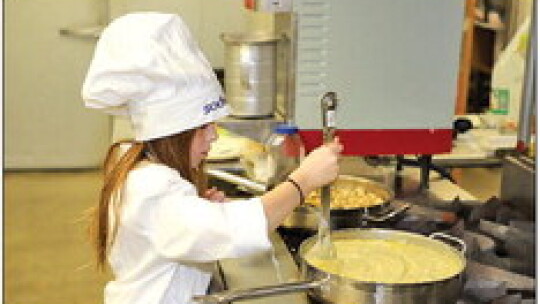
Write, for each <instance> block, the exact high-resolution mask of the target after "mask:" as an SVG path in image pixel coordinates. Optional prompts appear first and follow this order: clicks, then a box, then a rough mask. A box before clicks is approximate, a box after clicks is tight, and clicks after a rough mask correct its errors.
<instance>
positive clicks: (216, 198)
mask: <svg viewBox="0 0 540 304" xmlns="http://www.w3.org/2000/svg"><path fill="white" fill-rule="evenodd" d="M203 197H204V198H205V199H207V200H211V201H213V202H218V203H224V202H228V201H230V199H228V198H227V196H225V193H224V192H223V191H219V190H218V189H217V188H216V187H212V188H210V189H208V190H206V191H205V192H204V194H203Z"/></svg>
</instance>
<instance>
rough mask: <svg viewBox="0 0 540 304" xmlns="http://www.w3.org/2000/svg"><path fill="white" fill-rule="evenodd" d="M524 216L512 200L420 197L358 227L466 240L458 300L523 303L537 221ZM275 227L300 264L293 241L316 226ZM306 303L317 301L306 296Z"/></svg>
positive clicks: (530, 280) (529, 294)
mask: <svg viewBox="0 0 540 304" xmlns="http://www.w3.org/2000/svg"><path fill="white" fill-rule="evenodd" d="M407 202H410V201H407ZM528 219H529V218H528V217H527V216H526V215H524V214H522V213H521V212H520V211H518V209H517V208H515V206H513V205H512V204H509V203H507V202H504V201H501V200H500V199H498V198H496V197H493V198H490V199H489V200H488V201H486V202H485V203H481V202H468V201H461V200H460V199H459V198H456V199H454V200H453V201H450V202H443V201H437V200H430V199H428V200H426V199H425V198H424V199H423V200H415V204H412V206H411V208H410V209H409V210H407V211H406V212H404V214H402V215H401V216H400V217H397V218H394V219H392V220H391V221H385V222H364V223H363V224H364V226H363V227H367V228H388V229H398V230H405V231H409V232H415V233H420V234H423V235H429V234H431V233H433V232H444V233H448V234H450V235H453V236H456V237H459V238H461V239H463V240H464V241H465V242H466V244H467V248H468V249H467V251H466V258H467V265H468V266H467V271H466V283H465V288H464V290H463V295H462V298H461V299H460V300H459V301H458V302H457V303H460V304H470V303H489V304H513V303H520V304H523V303H528V302H530V303H534V299H535V296H536V293H535V286H536V285H535V280H534V277H535V275H536V273H535V265H536V264H535V263H536V235H535V226H536V225H535V223H534V222H532V221H528ZM338 222H339V221H338ZM486 227H488V228H490V227H491V228H492V229H491V230H490V229H488V228H486ZM342 228H359V221H358V219H354V220H352V221H350V222H347V221H346V220H343V222H341V223H340V224H339V225H336V226H335V227H333V229H342ZM490 231H491V233H490ZM494 231H495V232H498V234H497V233H495V232H494ZM501 231H503V232H505V233H503V234H501ZM278 232H279V234H280V235H281V237H282V238H283V240H284V242H285V244H286V245H287V247H288V249H289V251H290V252H291V253H292V256H293V258H294V259H295V260H296V262H297V264H299V258H298V254H297V251H298V247H299V246H300V244H301V243H302V242H303V241H304V240H305V239H306V238H308V237H310V236H313V235H314V234H315V233H316V231H314V230H309V229H298V228H283V227H280V228H278ZM310 303H312V304H319V303H321V302H319V301H317V300H314V299H312V298H310ZM321 304H322V303H321Z"/></svg>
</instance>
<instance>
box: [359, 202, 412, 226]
mask: <svg viewBox="0 0 540 304" xmlns="http://www.w3.org/2000/svg"><path fill="white" fill-rule="evenodd" d="M410 207H411V204H408V203H405V204H403V205H402V206H400V207H399V208H396V209H394V210H392V211H390V212H388V213H386V214H384V215H381V216H375V215H371V214H369V213H367V212H366V213H363V214H362V219H364V220H368V221H371V222H385V221H387V220H389V219H391V218H393V217H395V216H398V215H399V214H402V213H403V212H405V211H407V209H409V208H410Z"/></svg>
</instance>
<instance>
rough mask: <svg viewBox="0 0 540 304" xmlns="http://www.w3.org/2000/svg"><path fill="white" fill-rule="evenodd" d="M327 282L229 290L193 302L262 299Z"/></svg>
mask: <svg viewBox="0 0 540 304" xmlns="http://www.w3.org/2000/svg"><path fill="white" fill-rule="evenodd" d="M324 281H325V280H324V279H323V280H318V281H300V282H292V283H284V284H278V285H269V286H265V287H256V288H248V289H238V290H229V291H224V292H220V293H214V294H210V295H205V296H194V297H193V301H194V302H195V303H200V304H221V303H229V302H232V301H239V300H246V299H255V298H260V297H266V296H272V295H278V294H284V293H289V292H299V291H304V290H306V289H313V288H318V287H320V286H321V285H322V284H323V282H324Z"/></svg>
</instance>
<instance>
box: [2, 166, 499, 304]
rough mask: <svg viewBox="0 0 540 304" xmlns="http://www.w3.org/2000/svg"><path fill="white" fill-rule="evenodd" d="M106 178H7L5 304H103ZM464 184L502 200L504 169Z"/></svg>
mask: <svg viewBox="0 0 540 304" xmlns="http://www.w3.org/2000/svg"><path fill="white" fill-rule="evenodd" d="M100 181H101V174H100V172H98V171H80V172H48V173H46V172H40V173H38V172H18V173H15V172H7V173H4V303H7V304H38V303H39V304H42V303H56V304H61V303H69V304H78V303H102V302H103V296H102V293H103V286H104V284H105V282H106V281H107V279H109V278H110V275H108V274H100V273H98V272H97V271H96V270H95V267H94V266H93V264H92V263H93V260H92V259H93V255H92V251H91V247H90V245H89V243H88V241H87V239H86V230H85V227H86V226H85V225H86V221H85V220H84V213H85V211H86V210H87V209H88V208H90V207H91V206H92V205H93V204H94V203H95V202H96V200H97V197H98V191H99V185H100ZM459 182H460V185H461V186H462V187H463V188H465V189H466V190H468V191H469V192H471V193H472V194H473V195H475V196H477V198H479V199H481V200H486V199H488V198H489V197H491V196H493V195H498V193H499V184H500V170H499V169H481V168H479V169H462V172H461V173H459Z"/></svg>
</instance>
